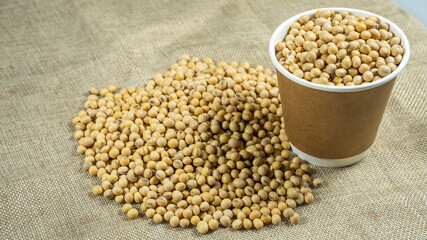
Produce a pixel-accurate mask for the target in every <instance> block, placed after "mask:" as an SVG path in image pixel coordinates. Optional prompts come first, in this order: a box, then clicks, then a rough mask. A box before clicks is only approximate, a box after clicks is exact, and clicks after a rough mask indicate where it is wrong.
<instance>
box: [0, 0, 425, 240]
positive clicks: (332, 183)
mask: <svg viewBox="0 0 427 240" xmlns="http://www.w3.org/2000/svg"><path fill="white" fill-rule="evenodd" d="M332 6H342V7H353V8H359V9H363V10H367V11H371V12H374V13H377V14H380V15H382V16H384V17H386V18H388V19H390V20H391V21H393V22H395V23H397V25H398V26H400V27H401V28H402V29H403V30H404V32H405V33H406V34H407V36H408V38H409V42H410V44H411V53H412V55H411V58H410V61H409V64H408V65H407V67H406V69H405V70H404V71H403V72H402V73H401V74H400V76H399V78H398V80H397V83H396V85H395V87H394V90H393V93H392V96H391V99H390V102H389V104H388V107H387V109H386V112H385V115H384V118H383V121H382V124H381V127H380V130H379V132H378V136H377V140H376V142H375V144H374V145H373V146H372V149H371V151H370V153H369V155H368V156H367V157H366V159H364V160H363V161H362V162H360V163H358V164H356V165H354V166H351V167H346V168H339V169H331V168H320V167H315V170H316V176H319V177H322V178H324V179H325V180H326V182H327V183H326V185H325V186H324V187H323V188H320V189H317V190H315V197H316V201H315V202H314V203H313V204H311V205H308V206H302V207H298V211H299V212H300V214H301V216H302V219H301V222H300V223H299V224H298V225H291V224H289V223H288V222H283V223H281V224H280V225H278V226H271V225H269V226H267V227H265V228H263V229H260V230H240V231H235V230H232V229H230V228H226V229H225V228H221V229H219V230H217V231H214V232H212V233H209V234H207V235H203V236H202V235H200V234H198V233H197V231H196V229H195V228H189V229H180V228H176V229H174V228H171V227H170V226H169V224H154V223H153V222H152V221H151V219H147V218H146V217H139V218H137V219H135V220H129V219H127V218H126V216H125V215H124V214H123V213H122V212H121V208H120V207H121V206H120V205H118V204H116V203H114V202H113V201H109V200H106V199H104V198H103V197H95V196H93V194H92V193H91V188H92V186H94V185H95V184H99V182H98V180H97V179H96V178H95V177H92V176H90V175H89V174H88V173H87V172H85V171H83V170H82V168H81V165H82V162H83V156H81V155H79V154H77V153H76V147H77V142H76V141H75V140H74V139H73V137H72V134H73V126H72V124H71V119H72V118H73V116H75V115H76V114H77V112H78V111H79V110H81V109H82V106H83V103H84V101H85V99H86V97H87V93H88V92H87V90H88V89H89V88H90V87H96V88H103V87H106V86H108V85H109V84H112V83H113V84H116V85H117V86H119V87H128V86H132V85H134V86H142V85H144V82H145V81H146V80H147V79H149V78H150V77H151V76H153V75H154V74H155V73H156V72H162V71H166V70H167V69H168V67H169V66H170V65H171V64H172V63H174V62H175V61H176V60H177V58H178V57H179V56H180V55H181V54H183V53H188V54H190V55H193V56H198V57H200V58H204V57H212V58H213V59H215V60H225V61H231V60H237V61H249V62H251V63H253V64H261V65H264V66H268V67H270V68H272V67H273V66H272V63H271V62H270V60H269V56H268V51H267V46H268V42H269V38H270V36H271V34H272V32H273V30H274V29H275V28H276V27H277V26H278V25H279V24H280V23H281V22H283V21H284V20H286V19H287V18H289V17H291V16H293V15H295V14H297V13H300V12H302V11H306V10H310V9H313V8H319V7H332ZM0 33H1V34H0V46H1V47H0V106H1V111H0V176H1V177H0V196H1V203H0V239H14V238H26V239H28V238H35V239H49V238H54V239H58V238H65V239H106V238H120V239H134V238H138V239H166V238H168V239H198V238H200V239H287V238H298V239H300V238H301V239H302V238H310V239H344V238H345V239H356V238H357V239H368V238H375V239H386V238H387V239H389V238H391V239H414V238H419V239H425V238H426V237H427V231H426V215H427V210H426V203H427V195H426V192H427V188H426V186H427V182H426V176H427V172H426V167H427V166H426V156H425V155H426V153H427V136H426V131H427V122H426V119H427V107H426V105H427V102H426V90H427V83H426V75H425V70H424V68H425V67H426V60H425V59H426V58H425V56H426V55H427V51H426V45H425V43H426V41H425V39H427V32H426V29H425V28H424V27H423V26H422V25H421V24H420V23H419V22H417V21H416V20H415V19H414V18H413V17H412V16H411V15H409V14H408V13H407V12H405V11H403V10H402V9H401V8H400V7H398V6H397V4H396V3H394V2H389V1H385V0H380V1H369V0H358V1H354V0H351V1H339V0H333V1H329V0H324V1H273V0H271V1H249V0H248V1H244V0H238V1H211V0H206V1H140V2H137V1H69V0H62V1H15V0H12V1H6V2H5V1H2V3H1V4H0ZM373 104H375V103H373Z"/></svg>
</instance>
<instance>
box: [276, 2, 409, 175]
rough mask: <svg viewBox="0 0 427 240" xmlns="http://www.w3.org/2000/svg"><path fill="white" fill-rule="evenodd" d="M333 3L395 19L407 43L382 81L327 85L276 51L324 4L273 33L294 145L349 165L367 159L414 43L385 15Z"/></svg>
mask: <svg viewBox="0 0 427 240" xmlns="http://www.w3.org/2000/svg"><path fill="white" fill-rule="evenodd" d="M328 9H331V10H334V11H342V10H345V11H348V12H351V13H353V14H355V15H357V16H366V17H367V16H372V15H373V16H376V17H378V18H379V19H381V21H384V22H386V23H388V24H390V30H391V31H392V32H393V33H394V34H395V35H396V36H398V37H400V38H401V39H402V43H401V44H402V46H403V47H404V49H405V53H404V56H403V59H402V61H401V63H400V64H399V66H398V68H397V69H396V70H395V71H394V72H392V73H391V74H390V75H388V76H386V77H384V78H382V79H380V80H378V81H375V82H372V83H369V84H364V85H359V86H352V87H334V86H325V85H320V84H315V83H312V82H309V81H307V80H304V79H301V78H298V77H296V76H295V75H293V74H291V73H290V72H288V71H287V70H286V69H285V68H283V67H282V66H281V65H280V64H279V62H278V61H277V59H276V56H275V55H276V50H275V45H276V43H277V42H279V41H283V39H284V38H285V36H286V34H287V32H288V29H289V27H290V25H291V24H292V23H294V22H296V21H297V20H298V19H299V18H300V16H301V15H309V16H312V15H314V13H315V12H316V11H317V10H318V9H315V10H311V11H307V12H304V13H301V14H298V15H296V16H294V17H292V18H290V19H288V20H287V21H285V22H284V23H282V24H281V25H280V26H279V27H278V28H277V29H276V31H275V32H274V33H273V35H272V37H271V40H270V45H269V53H270V57H271V59H272V61H273V63H274V65H275V67H276V70H277V79H278V81H279V90H280V97H281V102H282V108H283V116H284V121H285V128H286V133H287V135H288V139H289V141H290V143H291V147H292V150H293V151H294V153H296V154H297V155H298V156H299V157H301V158H302V159H305V160H307V161H308V162H310V163H312V164H315V165H319V166H325V167H343V166H348V165H351V164H353V163H356V162H358V161H360V160H362V159H363V158H364V157H365V156H366V155H367V153H368V151H369V148H370V146H371V145H372V144H373V143H374V141H375V137H376V135H377V131H378V128H379V125H380V123H381V119H382V116H383V114H384V110H385V107H386V105H387V102H388V100H389V97H390V93H391V90H392V88H393V85H394V82H395V80H396V77H397V75H398V74H399V73H400V72H401V71H402V70H403V68H404V67H405V66H406V64H407V62H408V59H409V52H410V49H409V43H408V39H407V38H406V36H405V34H404V33H403V31H402V30H401V29H400V28H398V27H397V26H396V25H395V24H394V23H392V22H390V21H389V20H387V19H385V18H383V17H381V16H378V15H376V14H373V13H370V12H365V11H361V10H357V9H349V8H328Z"/></svg>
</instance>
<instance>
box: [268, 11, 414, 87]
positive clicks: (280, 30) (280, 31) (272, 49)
mask: <svg viewBox="0 0 427 240" xmlns="http://www.w3.org/2000/svg"><path fill="white" fill-rule="evenodd" d="M327 9H328V10H334V11H348V12H351V13H353V14H355V15H359V16H375V17H377V18H379V19H380V20H381V21H382V22H385V23H387V24H389V25H390V31H391V32H393V33H394V34H395V35H396V36H398V37H400V39H401V45H402V47H403V48H404V49H405V53H404V55H403V58H402V61H401V62H400V63H399V65H398V67H397V68H396V69H395V70H394V71H393V72H391V73H390V74H389V75H387V76H386V77H384V78H381V79H379V80H377V81H375V82H370V83H368V84H363V85H357V86H348V87H346V86H327V85H321V84H317V83H313V82H310V81H307V80H305V79H302V78H299V77H297V76H295V75H293V74H292V73H291V72H289V71H288V70H286V69H285V68H284V67H283V66H282V65H280V63H279V61H278V60H277V58H276V43H277V42H278V38H279V36H281V35H283V39H284V38H285V36H286V34H287V32H288V30H289V27H290V26H291V24H292V23H294V22H296V21H297V20H298V19H299V18H300V17H301V16H302V15H309V16H310V15H314V13H315V12H316V11H318V10H327ZM285 32H286V33H285ZM269 53H270V58H271V60H272V61H273V64H274V66H275V67H276V69H277V70H278V71H279V72H280V73H281V74H283V75H284V76H286V77H287V78H289V79H290V80H292V81H294V82H295V83H298V84H300V85H303V86H305V87H309V88H312V89H317V90H321V91H328V92H357V91H363V90H367V89H371V88H374V87H378V86H380V85H383V84H385V83H387V82H389V81H391V80H392V79H394V78H396V77H397V75H398V74H399V73H400V72H401V71H402V70H403V69H404V68H405V66H406V64H407V63H408V60H409V56H410V47H409V41H408V38H407V37H406V35H405V33H404V32H403V31H402V29H400V28H399V27H398V26H397V25H396V24H395V23H393V22H392V21H390V20H388V19H386V18H384V17H382V16H380V15H377V14H375V13H371V12H368V11H363V10H359V9H354V8H339V7H333V8H317V9H312V10H309V11H305V12H302V13H299V14H297V15H295V16H293V17H291V18H288V19H287V20H286V21H284V22H283V23H282V24H280V25H279V27H277V28H276V30H275V31H274V32H273V34H272V36H271V38H270V43H269Z"/></svg>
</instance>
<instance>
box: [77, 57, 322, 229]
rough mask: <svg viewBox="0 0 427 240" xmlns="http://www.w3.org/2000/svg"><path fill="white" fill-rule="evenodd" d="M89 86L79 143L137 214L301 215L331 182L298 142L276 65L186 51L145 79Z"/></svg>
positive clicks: (109, 188)
mask: <svg viewBox="0 0 427 240" xmlns="http://www.w3.org/2000/svg"><path fill="white" fill-rule="evenodd" d="M89 92H90V95H89V96H88V98H87V101H86V102H85V104H84V108H85V110H82V111H80V112H79V113H78V116H76V117H75V118H74V119H73V123H74V124H75V128H76V132H75V133H74V137H75V138H76V139H78V142H79V146H78V147H77V152H79V153H81V154H84V155H85V158H84V164H83V168H84V169H85V170H88V171H89V173H90V174H91V175H93V176H98V177H99V179H100V180H101V185H99V186H95V187H93V189H92V191H93V193H94V194H95V195H103V196H104V197H105V198H107V199H112V200H115V201H116V202H117V203H125V204H124V205H123V211H124V212H125V213H127V216H128V217H129V218H136V217H137V216H138V215H139V214H140V212H143V213H145V215H146V216H147V217H150V218H153V221H154V222H156V223H161V222H163V221H167V222H169V223H170V225H171V226H173V227H177V226H180V227H183V228H185V227H189V226H191V225H195V226H197V230H198V231H199V232H200V233H207V232H208V231H209V229H210V230H215V229H216V228H218V227H219V226H220V225H222V226H224V227H228V226H231V227H232V228H233V229H241V228H246V229H249V228H252V227H254V228H257V229H259V228H262V227H263V226H264V225H266V224H269V223H273V224H279V223H280V222H281V221H282V220H283V219H289V221H290V222H291V223H294V224H296V223H298V221H299V220H300V215H299V214H298V213H297V212H296V211H295V208H296V207H297V206H298V205H302V204H310V203H312V202H313V200H314V196H313V194H312V189H311V186H314V187H317V186H320V185H322V183H323V181H322V180H321V179H314V180H312V177H311V173H310V168H309V165H308V164H306V163H304V162H303V161H302V160H301V159H300V158H298V157H292V153H291V152H290V151H289V150H290V144H289V142H288V139H287V136H286V132H285V129H284V123H283V118H282V108H281V104H280V97H279V89H278V84H277V78H276V76H273V75H272V72H271V70H270V69H267V68H264V67H262V66H259V65H258V66H255V67H253V66H252V67H251V65H250V64H249V63H247V62H243V63H241V64H239V63H238V62H236V61H232V62H230V63H229V64H228V63H226V62H222V61H219V62H217V64H216V65H215V64H214V62H213V60H212V59H211V58H206V59H204V60H203V61H201V60H200V59H199V58H197V57H192V58H191V57H190V56H188V55H182V56H181V57H180V59H179V61H178V62H177V63H175V64H173V65H172V66H171V69H170V70H169V71H166V72H165V73H163V74H161V73H158V74H155V75H154V77H153V79H152V80H149V81H148V82H147V84H146V86H145V87H137V88H135V87H129V88H127V89H121V90H119V91H117V88H116V87H115V86H113V85H111V86H109V87H108V88H105V89H100V90H97V89H95V88H92V89H90V90H89ZM132 204H133V205H132ZM135 204H139V206H140V209H136V208H134V207H133V206H135Z"/></svg>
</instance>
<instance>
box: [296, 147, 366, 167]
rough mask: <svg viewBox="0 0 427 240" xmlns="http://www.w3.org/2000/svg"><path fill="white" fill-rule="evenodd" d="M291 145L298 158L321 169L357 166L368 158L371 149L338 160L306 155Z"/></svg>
mask: <svg viewBox="0 0 427 240" xmlns="http://www.w3.org/2000/svg"><path fill="white" fill-rule="evenodd" d="M289 143H290V142H289ZM290 144H291V148H292V151H293V152H294V153H295V154H296V155H298V157H300V158H301V159H303V160H306V161H307V162H309V163H311V164H314V165H317V166H321V167H345V166H349V165H352V164H355V163H357V162H359V161H360V160H362V159H363V158H364V157H366V155H367V154H368V152H369V148H368V149H367V150H366V151H364V152H362V153H360V154H357V155H356V156H353V157H348V158H337V159H328V158H318V157H315V156H311V155H309V154H307V153H304V152H303V151H301V150H299V149H298V148H296V147H295V146H294V145H292V143H290Z"/></svg>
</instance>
